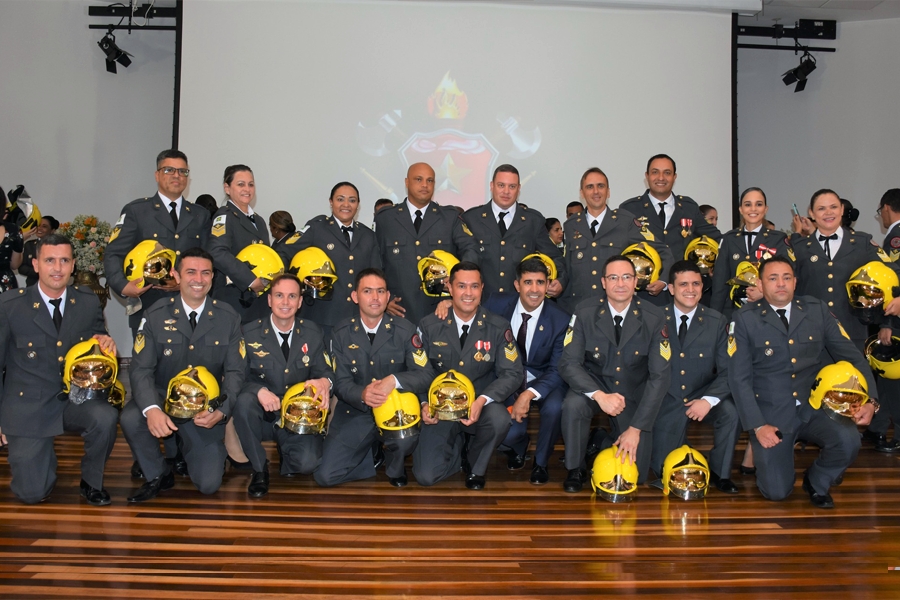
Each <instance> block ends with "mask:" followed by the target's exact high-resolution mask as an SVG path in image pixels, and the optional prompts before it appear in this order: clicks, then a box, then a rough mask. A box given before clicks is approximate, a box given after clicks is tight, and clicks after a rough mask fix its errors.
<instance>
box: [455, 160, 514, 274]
mask: <svg viewBox="0 0 900 600" xmlns="http://www.w3.org/2000/svg"><path fill="white" fill-rule="evenodd" d="M497 173H513V174H515V176H516V177H519V170H518V169H517V168H515V167H514V166H512V165H507V164H503V165H500V166H499V167H497V168H496V169H494V175H493V176H492V177H491V181H492V182H493V181H494V180H495V179H497ZM466 270H468V269H466Z"/></svg>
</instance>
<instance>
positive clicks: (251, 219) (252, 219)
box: [247, 215, 259, 229]
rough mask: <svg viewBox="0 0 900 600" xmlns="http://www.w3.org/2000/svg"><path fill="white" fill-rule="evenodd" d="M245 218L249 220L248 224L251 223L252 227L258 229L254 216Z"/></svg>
mask: <svg viewBox="0 0 900 600" xmlns="http://www.w3.org/2000/svg"><path fill="white" fill-rule="evenodd" d="M247 218H248V219H250V222H251V223H253V226H254V227H256V228H257V229H259V226H257V224H256V215H247Z"/></svg>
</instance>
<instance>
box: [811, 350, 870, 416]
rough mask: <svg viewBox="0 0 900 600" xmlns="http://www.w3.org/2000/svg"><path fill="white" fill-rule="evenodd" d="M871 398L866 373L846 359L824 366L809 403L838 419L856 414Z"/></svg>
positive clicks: (817, 378)
mask: <svg viewBox="0 0 900 600" xmlns="http://www.w3.org/2000/svg"><path fill="white" fill-rule="evenodd" d="M868 400H869V392H868V390H866V380H865V378H864V377H863V374H862V373H860V372H859V370H857V368H856V367H854V366H853V365H852V364H850V363H849V362H847V361H846V360H842V361H839V362H836V363H834V364H833V365H828V366H825V367H822V369H821V370H820V371H819V373H818V375H816V379H815V381H814V382H813V385H812V390H810V392H809V405H810V406H812V407H813V408H814V409H816V410H819V409H820V408H821V409H822V410H824V411H825V412H826V414H827V415H828V416H829V417H831V418H832V419H834V420H838V419H839V418H840V417H852V416H853V415H855V414H856V413H857V412H858V411H859V409H860V407H861V406H862V405H863V404H865V403H866V402H867V401H868Z"/></svg>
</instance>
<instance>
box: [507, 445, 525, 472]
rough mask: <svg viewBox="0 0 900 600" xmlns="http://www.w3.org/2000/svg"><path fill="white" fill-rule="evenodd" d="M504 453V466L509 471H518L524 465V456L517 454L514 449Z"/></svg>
mask: <svg viewBox="0 0 900 600" xmlns="http://www.w3.org/2000/svg"><path fill="white" fill-rule="evenodd" d="M504 454H506V468H507V469H509V470H510V471H518V470H520V469H522V468H523V467H524V466H525V457H524V456H523V455H521V454H517V453H516V451H515V450H507V451H506V452H504Z"/></svg>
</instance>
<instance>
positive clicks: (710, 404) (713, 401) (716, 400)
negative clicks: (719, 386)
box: [700, 396, 721, 408]
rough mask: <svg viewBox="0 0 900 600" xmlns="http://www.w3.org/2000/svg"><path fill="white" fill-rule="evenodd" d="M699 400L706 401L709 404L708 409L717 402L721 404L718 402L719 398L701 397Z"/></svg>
mask: <svg viewBox="0 0 900 600" xmlns="http://www.w3.org/2000/svg"><path fill="white" fill-rule="evenodd" d="M700 399H701V400H706V401H707V402H709V407H710V408H712V407H713V406H715V405H716V404H718V403H719V402H721V400H720V399H719V398H716V397H715V396H703V397H702V398H700Z"/></svg>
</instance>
